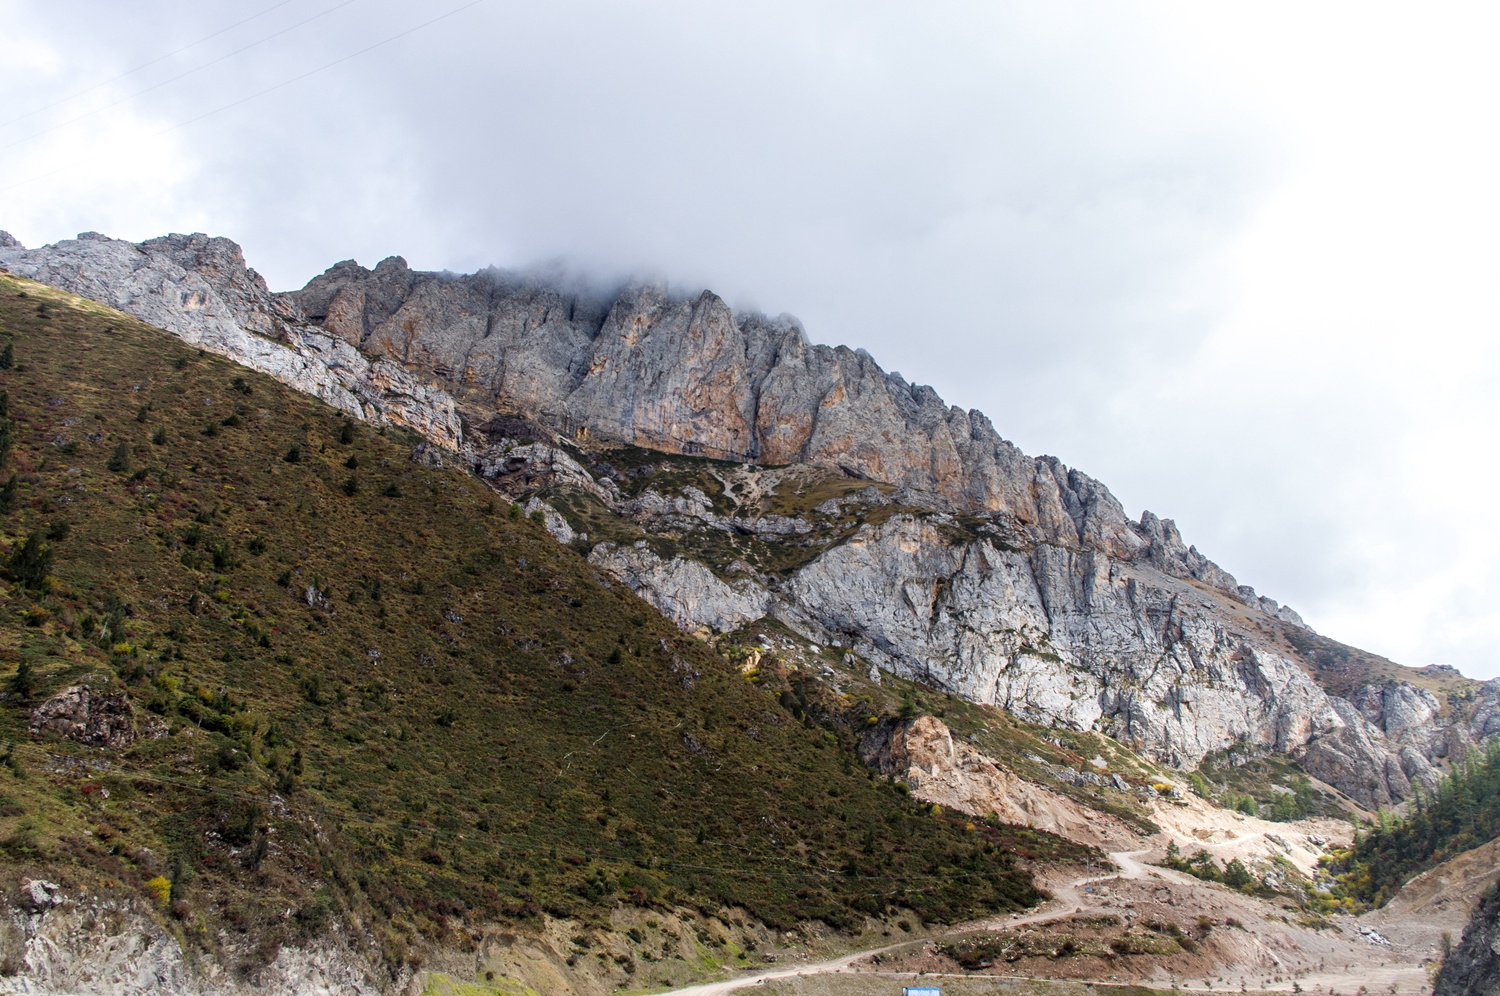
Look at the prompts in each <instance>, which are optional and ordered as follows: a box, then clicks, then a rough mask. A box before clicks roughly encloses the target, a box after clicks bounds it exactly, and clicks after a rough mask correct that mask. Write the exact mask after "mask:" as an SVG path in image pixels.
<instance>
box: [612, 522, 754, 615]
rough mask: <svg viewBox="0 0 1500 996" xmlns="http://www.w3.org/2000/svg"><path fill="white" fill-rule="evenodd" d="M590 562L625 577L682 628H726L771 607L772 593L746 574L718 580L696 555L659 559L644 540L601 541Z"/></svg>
mask: <svg viewBox="0 0 1500 996" xmlns="http://www.w3.org/2000/svg"><path fill="white" fill-rule="evenodd" d="M589 563H591V564H593V565H594V566H596V567H598V568H600V569H601V570H604V571H607V572H608V573H610V574H612V575H614V576H615V577H616V578H618V579H620V580H621V581H622V582H624V583H625V584H626V585H627V586H628V587H629V588H630V589H631V590H632V591H634V592H635V593H636V594H638V595H640V596H641V597H642V598H644V599H645V600H646V601H648V602H650V603H651V604H652V605H653V606H655V607H656V608H657V609H658V610H659V611H660V612H661V613H662V614H663V615H665V616H666V617H667V618H668V619H671V620H672V621H673V622H675V623H677V625H679V626H681V627H682V628H684V629H688V630H696V629H699V628H706V629H709V630H712V631H715V632H719V633H722V632H726V631H728V630H731V629H734V628H736V627H738V626H741V625H743V624H745V623H747V622H753V621H754V620H756V619H760V618H762V617H763V616H765V614H766V613H767V612H768V611H770V608H771V595H770V593H769V592H767V591H766V589H764V588H762V587H761V586H760V585H758V584H756V583H755V582H754V581H751V580H748V579H741V580H737V581H734V582H732V583H729V582H724V581H720V580H719V579H718V578H717V577H715V576H714V574H713V572H712V571H710V570H709V569H708V568H707V567H704V566H703V565H702V564H700V563H698V562H697V561H696V560H688V559H686V558H684V557H680V556H678V557H674V558H672V559H671V560H663V559H662V558H661V557H659V556H657V555H656V554H655V553H653V552H652V551H651V549H650V548H649V547H648V546H647V545H646V543H645V541H644V540H643V541H641V542H639V543H636V544H635V545H633V546H616V545H615V544H613V543H600V544H599V545H598V546H596V547H594V550H593V552H592V553H590V554H589Z"/></svg>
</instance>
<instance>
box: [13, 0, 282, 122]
mask: <svg viewBox="0 0 1500 996" xmlns="http://www.w3.org/2000/svg"><path fill="white" fill-rule="evenodd" d="M291 2H292V0H281V2H280V3H274V4H272V5H271V6H269V7H267V8H266V9H265V10H263V11H261V12H260V13H258V14H251V15H250V16H249V17H246V18H243V19H242V20H238V21H235V22H234V23H233V24H231V25H229V26H228V27H224V28H220V29H219V30H218V31H215V32H214V33H213V34H211V35H204V36H203V37H202V38H199V39H198V40H197V41H195V42H192V43H190V44H187V45H184V46H182V47H181V48H176V49H173V50H172V51H170V52H168V53H167V54H166V55H159V56H157V57H156V58H154V59H152V60H151V61H150V62H143V63H141V64H140V65H139V66H136V67H135V68H134V69H127V70H125V72H123V73H120V74H119V75H118V76H111V77H110V78H109V79H107V80H104V81H102V82H99V83H95V84H94V85H93V86H90V87H84V88H83V89H82V90H79V91H77V92H75V93H71V94H69V95H68V96H66V97H60V98H58V99H57V100H54V101H53V102H52V103H50V104H43V105H42V106H41V107H38V108H36V109H35V110H31V111H27V112H26V113H25V114H22V115H21V116H20V117H16V118H11V119H10V120H9V121H0V128H4V127H7V126H9V125H13V124H15V123H16V122H17V121H25V120H26V119H27V118H29V117H34V116H36V115H38V114H40V113H42V112H43V111H50V110H51V109H52V108H54V107H56V106H58V105H59V104H66V103H67V102H68V101H70V100H77V99H78V98H79V97H82V96H83V95H84V94H86V93H93V92H94V91H95V90H97V89H99V88H100V87H101V86H108V85H109V84H111V83H114V82H115V81H117V80H123V79H124V78H125V77H127V76H134V75H135V74H136V73H138V72H140V71H141V70H142V69H149V68H150V67H151V66H154V65H156V64H157V63H158V62H161V61H163V60H165V59H170V58H171V57H172V56H174V55H181V54H182V53H183V52H186V51H187V50H188V49H190V48H197V47H198V46H199V45H202V44H203V43H204V42H206V41H209V40H211V39H214V38H217V37H219V36H220V35H222V34H223V33H224V32H226V31H232V30H233V29H235V28H237V27H239V26H240V25H241V24H249V23H250V22H251V21H253V20H255V19H256V18H258V17H264V16H266V15H267V14H269V13H270V12H271V11H273V10H276V9H277V8H278V7H285V6H286V5H287V4H289V3H291Z"/></svg>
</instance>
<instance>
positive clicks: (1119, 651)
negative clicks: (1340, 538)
mask: <svg viewBox="0 0 1500 996" xmlns="http://www.w3.org/2000/svg"><path fill="white" fill-rule="evenodd" d="M787 595H788V596H789V598H790V601H791V602H792V603H793V605H794V606H795V609H796V610H797V611H798V612H800V613H802V614H804V615H805V616H806V617H808V618H809V619H810V620H811V621H812V622H813V623H815V624H816V625H817V626H819V627H821V629H823V630H825V631H827V632H829V633H834V634H840V635H842V636H844V637H845V638H846V639H847V640H848V641H849V642H850V643H851V644H852V645H853V646H854V647H855V648H856V649H857V650H858V651H859V652H860V653H862V654H864V655H865V656H868V657H869V658H870V659H872V660H875V661H878V662H879V663H880V664H881V666H883V667H885V668H887V669H888V670H891V671H894V672H896V673H897V674H900V675H903V676H905V677H910V678H917V679H919V680H922V681H925V682H928V683H931V684H933V685H936V686H937V687H940V688H943V689H946V690H949V691H952V692H954V693H956V694H959V695H962V696H963V697H965V698H967V699H971V700H973V701H976V702H983V703H990V704H995V705H1000V706H1003V707H1004V708H1006V709H1007V710H1008V711H1010V712H1012V713H1015V714H1016V715H1018V716H1020V717H1022V718H1023V719H1027V720H1030V721H1032V722H1037V723H1043V724H1047V725H1054V724H1060V725H1064V726H1068V727H1071V728H1073V729H1078V730H1086V729H1093V728H1098V729H1102V730H1104V731H1105V732H1107V733H1110V734H1111V735H1113V736H1115V737H1116V738H1117V739H1119V740H1121V741H1122V742H1124V743H1127V744H1130V745H1131V746H1133V747H1135V748H1136V749H1138V750H1141V751H1142V752H1144V753H1147V754H1149V755H1151V756H1154V757H1159V758H1162V759H1164V760H1168V761H1170V762H1172V763H1174V764H1178V765H1182V766H1185V767H1194V766H1196V765H1197V764H1198V762H1199V761H1201V760H1202V758H1203V757H1204V756H1205V755H1207V754H1209V753H1210V752H1212V751H1215V750H1220V749H1224V748H1227V747H1229V746H1231V745H1232V744H1235V743H1241V742H1249V743H1255V744H1259V745H1262V746H1264V747H1267V748H1270V749H1273V750H1277V751H1280V752H1283V753H1289V752H1293V751H1298V750H1301V749H1302V748H1304V747H1305V746H1306V745H1308V744H1309V743H1314V744H1323V741H1324V740H1325V739H1327V738H1330V737H1335V739H1333V740H1331V741H1330V742H1329V743H1327V744H1324V745H1323V746H1322V747H1319V748H1318V749H1317V751H1315V752H1314V753H1313V754H1311V755H1310V757H1311V758H1312V763H1314V764H1315V765H1317V766H1318V768H1319V772H1318V773H1319V777H1324V778H1325V780H1327V781H1329V782H1330V784H1333V785H1335V786H1337V787H1339V788H1340V789H1342V790H1344V791H1346V792H1348V793H1349V794H1350V795H1351V796H1353V797H1354V798H1357V799H1360V800H1362V801H1368V802H1370V803H1372V804H1373V803H1379V804H1382V805H1388V804H1390V803H1391V802H1393V801H1399V800H1401V799H1404V798H1406V797H1407V796H1408V795H1409V794H1410V783H1411V779H1412V778H1413V777H1417V778H1419V780H1421V781H1422V782H1423V783H1424V787H1426V788H1429V789H1430V788H1431V787H1432V785H1433V784H1435V779H1436V772H1435V771H1434V770H1433V769H1432V767H1431V765H1430V764H1429V763H1428V762H1427V761H1426V758H1425V756H1424V755H1423V754H1422V753H1421V751H1413V752H1412V753H1413V760H1412V761H1411V762H1410V763H1409V764H1408V765H1407V766H1406V767H1409V768H1410V769H1411V770H1405V768H1404V767H1403V764H1402V762H1401V756H1402V755H1401V754H1400V748H1399V746H1398V745H1397V744H1395V743H1393V742H1391V741H1389V740H1388V738H1387V737H1386V736H1385V735H1384V732H1383V731H1382V730H1381V729H1380V728H1378V727H1376V726H1374V725H1373V724H1372V723H1371V722H1369V721H1367V720H1366V719H1365V717H1364V716H1363V715H1361V714H1360V712H1359V710H1357V709H1355V708H1354V706H1352V705H1351V704H1349V703H1347V702H1345V701H1343V700H1341V699H1334V698H1333V697H1331V696H1329V695H1328V694H1327V693H1325V692H1324V691H1323V689H1322V688H1321V687H1319V685H1318V684H1317V683H1316V682H1315V681H1313V679H1312V678H1310V677H1309V676H1308V675H1307V674H1306V673H1305V672H1304V671H1303V670H1302V669H1301V668H1300V667H1298V666H1297V664H1296V663H1295V662H1294V661H1291V660H1289V659H1287V658H1286V657H1283V656H1281V655H1280V654H1278V653H1276V652H1274V651H1273V650H1272V649H1271V648H1269V647H1267V646H1265V645H1264V644H1262V643H1260V642H1258V641H1255V640H1253V639H1251V638H1249V637H1247V636H1246V635H1245V634H1244V633H1243V632H1241V631H1237V630H1236V629H1233V628H1231V627H1229V626H1227V625H1226V624H1225V622H1224V620H1223V615H1224V607H1223V605H1222V604H1220V603H1219V602H1218V601H1217V600H1216V598H1215V596H1214V595H1212V594H1209V593H1206V592H1205V591H1204V590H1203V589H1201V588H1195V587H1193V586H1191V585H1188V584H1185V583H1182V582H1181V581H1178V580H1177V579H1175V578H1172V577H1170V576H1168V575H1165V574H1163V573H1160V572H1158V571H1156V570H1154V569H1151V568H1150V567H1149V566H1148V565H1143V564H1138V563H1137V564H1132V563H1122V562H1119V561H1113V560H1111V559H1110V558H1109V557H1107V556H1105V555H1104V554H1102V553H1100V552H1097V551H1089V552H1081V553H1080V552H1078V551H1074V550H1066V549H1063V548H1060V547H1055V546H1049V545H1042V546H1038V547H1036V548H1034V549H1033V550H1032V551H1031V552H1030V553H1025V552H1020V551H1014V550H1006V549H1003V548H1002V547H1000V546H998V545H996V544H994V543H992V542H990V541H978V542H972V543H969V544H967V545H954V544H951V543H949V542H948V541H947V539H946V538H945V537H944V535H943V533H942V531H941V529H940V528H939V527H938V526H937V525H935V524H934V523H933V522H932V521H931V520H930V519H923V518H920V517H917V516H913V515H898V516H895V517H893V518H891V519H890V520H889V521H888V522H886V523H885V524H884V525H882V526H878V527H866V528H865V529H863V530H862V531H861V532H860V533H859V534H858V535H857V536H856V537H854V538H853V539H851V540H850V541H849V542H847V543H844V544H843V545H840V546H836V547H834V548H833V549H831V550H829V551H828V552H826V553H824V554H823V555H822V556H820V557H818V558H817V559H816V560H814V561H813V562H812V563H811V564H809V565H807V566H806V567H804V568H802V569H801V570H799V571H798V572H797V573H796V574H795V575H794V576H793V578H792V579H791V581H790V583H789V585H788V586H787ZM1403 701H1404V700H1403ZM1402 715H1405V714H1404V713H1403V714H1402ZM1325 762H1326V763H1325ZM1371 771H1373V772H1374V774H1373V776H1367V775H1366V774H1365V773H1366V772H1371Z"/></svg>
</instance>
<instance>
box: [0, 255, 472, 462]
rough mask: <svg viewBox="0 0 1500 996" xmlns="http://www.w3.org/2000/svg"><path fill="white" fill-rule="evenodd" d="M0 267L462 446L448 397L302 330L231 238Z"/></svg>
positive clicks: (16, 260)
mask: <svg viewBox="0 0 1500 996" xmlns="http://www.w3.org/2000/svg"><path fill="white" fill-rule="evenodd" d="M11 241H12V242H13V243H14V240H13V239H12V240H11ZM0 267H4V268H5V269H7V270H10V271H11V272H12V273H15V274H18V275H20V276H23V277H29V278H30V279H32V280H36V281H39V282H41V283H45V284H50V285H52V286H54V287H59V288H61V289H63V290H66V291H69V292H70V293H73V294H77V295H78V296H79V297H86V298H88V299H90V300H93V301H98V302H100V303H101V304H107V305H109V306H110V307H112V308H116V309H118V310H120V311H123V312H125V313H126V314H128V315H132V316H134V317H136V318H139V319H140V320H141V321H143V322H147V323H149V324H151V325H155V326H157V327H158V328H163V329H166V330H167V331H168V332H171V333H172V334H174V335H176V336H177V337H178V338H180V339H182V340H183V341H185V342H188V343H191V344H193V345H195V346H198V347H200V348H201V349H205V350H207V351H209V352H211V353H217V354H219V355H220V356H226V357H229V358H230V359H232V360H235V361H236V362H238V363H241V364H244V365H245V366H247V367H250V368H251V369H253V370H259V371H260V372H262V373H265V374H269V375H271V376H272V377H275V378H276V379H277V380H279V381H281V382H282V383H283V384H286V385H287V386H289V387H292V388H294V389H296V390H298V391H302V392H305V393H307V394H311V395H313V396H314V397H317V398H319V399H321V400H323V401H325V402H327V403H328V404H330V405H332V406H334V407H335V408H338V409H341V410H342V411H345V412H347V413H349V414H350V415H352V416H354V417H356V418H363V419H368V420H370V421H372V422H375V423H376V424H385V423H388V422H393V423H396V424H399V425H406V426H410V427H411V428H413V429H416V430H417V431H418V432H420V433H422V434H423V435H424V436H427V437H428V438H429V439H432V440H433V441H434V442H437V443H438V444H439V445H441V446H444V447H447V448H449V449H456V448H458V446H459V445H460V443H461V439H462V431H461V427H460V423H459V419H458V412H457V409H456V407H455V405H454V403H453V399H452V398H451V397H449V396H448V395H447V394H446V393H445V392H444V391H442V390H441V389H438V388H435V387H433V386H431V385H429V384H427V383H424V382H423V381H422V380H421V379H419V378H418V377H416V376H414V375H413V374H412V372H411V371H410V370H408V369H406V368H405V367H403V366H402V365H400V364H399V363H393V362H391V361H390V360H386V359H378V358H377V359H374V360H371V359H370V358H369V357H367V356H365V355H364V354H362V353H361V352H360V351H359V350H358V349H357V348H356V347H355V346H354V345H351V344H350V343H349V342H348V341H347V340H346V339H344V338H341V337H338V336H331V335H328V334H326V333H325V332H324V331H323V330H322V329H318V328H314V327H310V326H308V325H306V323H304V322H302V321H301V320H300V317H299V316H298V315H297V313H296V311H295V309H294V308H291V307H290V306H289V305H288V304H287V303H286V302H283V301H281V300H279V299H278V298H276V297H275V296H274V295H272V294H271V293H270V291H269V290H267V288H266V283H265V281H264V280H263V279H262V278H261V276H260V274H258V273H256V272H255V271H254V270H251V269H249V268H247V267H246V266H245V258H244V256H243V254H242V253H241V252H240V247H239V246H237V245H235V244H234V243H233V242H231V241H229V240H228V239H218V238H209V237H208V236H206V235H168V236H164V237H162V238H159V239H151V240H149V241H146V242H142V243H140V244H138V245H137V244H135V243H131V242H124V241H121V240H118V239H110V238H106V237H105V236H103V235H99V234H98V233H95V232H85V233H84V234H82V235H80V236H79V237H78V238H77V239H74V240H71V241H65V242H59V243H57V244H56V245H51V246H45V247H43V248H41V249H34V250H30V251H27V250H25V249H23V248H21V247H20V246H19V244H14V245H10V246H5V245H0Z"/></svg>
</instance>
